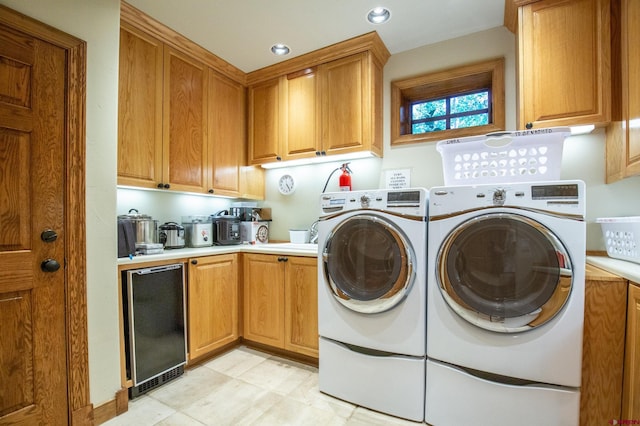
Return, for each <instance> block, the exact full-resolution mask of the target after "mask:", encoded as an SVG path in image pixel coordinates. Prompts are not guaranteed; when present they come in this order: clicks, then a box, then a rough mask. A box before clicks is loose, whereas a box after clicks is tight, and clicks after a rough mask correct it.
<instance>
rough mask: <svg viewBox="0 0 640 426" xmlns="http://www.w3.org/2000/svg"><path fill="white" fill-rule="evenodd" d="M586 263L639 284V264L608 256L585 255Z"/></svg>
mask: <svg viewBox="0 0 640 426" xmlns="http://www.w3.org/2000/svg"><path fill="white" fill-rule="evenodd" d="M587 263H588V264H589V265H593V266H596V267H598V268H600V269H604V270H605V271H607V272H611V273H612V274H615V275H618V276H621V277H623V278H625V279H627V280H629V281H633V282H635V283H639V284H640V264H638V263H633V262H628V261H626V260H620V259H614V258H611V257H608V256H587Z"/></svg>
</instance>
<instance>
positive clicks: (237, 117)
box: [208, 69, 247, 196]
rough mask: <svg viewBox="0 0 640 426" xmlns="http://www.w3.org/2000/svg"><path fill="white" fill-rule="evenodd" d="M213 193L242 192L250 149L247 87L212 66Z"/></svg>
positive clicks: (210, 180)
mask: <svg viewBox="0 0 640 426" xmlns="http://www.w3.org/2000/svg"><path fill="white" fill-rule="evenodd" d="M208 102H209V114H208V120H209V134H208V139H209V156H210V164H211V166H210V178H209V185H210V186H209V191H208V192H209V193H213V194H220V195H230V196H238V195H239V193H240V166H242V165H243V164H244V161H245V152H246V142H247V140H246V136H245V135H246V132H245V123H246V120H245V116H246V110H245V89H244V87H243V86H242V85H241V84H239V83H236V82H235V81H232V80H231V79H229V78H227V77H224V76H223V75H221V74H219V73H217V72H216V71H214V70H212V69H209V96H208Z"/></svg>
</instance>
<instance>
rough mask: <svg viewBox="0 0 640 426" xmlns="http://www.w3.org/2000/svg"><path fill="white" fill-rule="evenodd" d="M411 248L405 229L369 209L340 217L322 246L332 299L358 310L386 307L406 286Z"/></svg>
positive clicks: (410, 270)
mask: <svg viewBox="0 0 640 426" xmlns="http://www.w3.org/2000/svg"><path fill="white" fill-rule="evenodd" d="M414 257H415V255H414V252H413V248H412V247H411V245H410V244H409V243H408V242H407V238H406V237H405V235H404V233H403V232H402V231H401V230H400V229H398V228H397V227H396V226H395V225H394V224H393V223H392V222H390V221H388V220H386V219H385V218H383V217H380V216H377V215H373V214H357V215H354V216H351V217H349V218H348V219H345V220H344V221H343V222H340V224H338V225H337V226H336V227H335V229H334V230H333V231H332V232H331V233H330V234H329V236H328V238H327V241H326V243H325V246H324V249H323V254H322V258H323V262H324V274H325V278H326V280H325V281H326V282H327V283H328V285H329V288H330V289H331V292H332V294H333V295H334V297H335V299H336V300H337V301H338V302H340V303H341V304H342V305H344V306H345V307H347V308H349V309H351V310H353V311H356V312H361V313H367V314H373V313H379V312H384V311H387V310H389V309H391V308H393V307H394V306H396V305H398V304H399V303H400V302H402V300H404V298H405V297H406V296H407V293H409V291H410V290H411V286H412V284H413V281H414V278H415V270H414V265H415V261H414Z"/></svg>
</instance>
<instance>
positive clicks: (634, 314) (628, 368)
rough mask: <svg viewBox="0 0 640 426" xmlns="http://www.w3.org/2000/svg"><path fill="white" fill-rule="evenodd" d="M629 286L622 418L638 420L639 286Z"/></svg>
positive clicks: (639, 376)
mask: <svg viewBox="0 0 640 426" xmlns="http://www.w3.org/2000/svg"><path fill="white" fill-rule="evenodd" d="M634 284H635V283H632V284H630V285H629V295H628V302H627V342H626V347H625V355H624V387H623V390H622V418H623V419H640V287H639V285H640V284H635V285H634Z"/></svg>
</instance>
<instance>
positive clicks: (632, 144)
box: [621, 0, 640, 176]
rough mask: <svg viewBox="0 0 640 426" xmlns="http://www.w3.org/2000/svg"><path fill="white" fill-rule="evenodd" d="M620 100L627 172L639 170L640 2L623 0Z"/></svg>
mask: <svg viewBox="0 0 640 426" xmlns="http://www.w3.org/2000/svg"><path fill="white" fill-rule="evenodd" d="M621 17H622V101H623V115H624V117H625V118H626V121H627V125H626V131H627V135H626V136H627V138H626V140H627V147H626V148H627V149H626V156H625V159H624V160H625V165H626V171H625V175H626V176H633V175H638V174H640V79H639V78H638V76H640V2H638V1H637V0H623V2H622V14H621Z"/></svg>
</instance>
